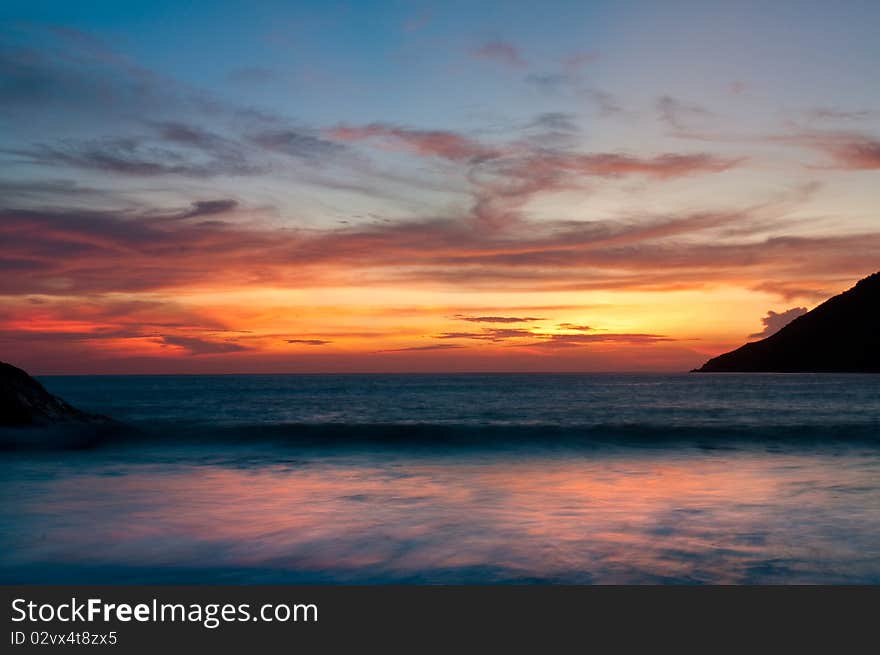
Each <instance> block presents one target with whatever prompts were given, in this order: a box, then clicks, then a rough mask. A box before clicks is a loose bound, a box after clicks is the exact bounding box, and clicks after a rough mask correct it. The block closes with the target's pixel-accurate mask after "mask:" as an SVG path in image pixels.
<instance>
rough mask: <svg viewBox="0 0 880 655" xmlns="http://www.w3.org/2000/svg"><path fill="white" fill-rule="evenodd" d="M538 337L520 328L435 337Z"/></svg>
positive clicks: (488, 338)
mask: <svg viewBox="0 0 880 655" xmlns="http://www.w3.org/2000/svg"><path fill="white" fill-rule="evenodd" d="M534 336H536V335H535V333H534V332H532V331H531V330H523V329H518V328H485V329H483V330H482V331H481V332H443V333H442V334H438V335H435V336H434V338H435V339H478V340H480V341H504V340H505V339H515V338H519V337H534Z"/></svg>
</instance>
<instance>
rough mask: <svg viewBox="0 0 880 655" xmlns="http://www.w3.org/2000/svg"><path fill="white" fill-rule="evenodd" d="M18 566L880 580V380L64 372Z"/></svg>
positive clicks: (14, 474)
mask: <svg viewBox="0 0 880 655" xmlns="http://www.w3.org/2000/svg"><path fill="white" fill-rule="evenodd" d="M41 381H42V382H43V384H44V385H45V386H46V387H47V388H48V389H49V390H50V391H51V392H53V393H56V394H58V395H60V396H61V397H63V398H65V399H66V400H68V401H69V402H71V403H72V404H74V405H76V406H78V407H80V408H83V409H88V410H91V411H95V412H100V413H103V414H107V415H109V416H112V417H114V418H116V419H118V420H120V421H123V422H125V423H127V424H128V425H130V426H131V427H132V428H133V430H132V431H131V432H130V433H126V434H122V435H118V436H116V437H113V438H109V439H107V440H106V441H104V442H101V443H89V444H84V446H87V447H83V448H79V449H69V448H63V449H62V448H55V449H52V448H44V449H40V450H6V451H0V492H2V493H0V583H5V584H13V583H23V584H29V583H50V582H57V583H230V584H238V583H354V584H363V583H404V584H407V583H429V584H459V583H464V584H496V583H554V584H582V583H589V584H592V583H595V584H623V583H631V584H655V583H673V584H704V583H721V584H753V583H754V584H759V583H760V584H779V583H794V584H801V583H808V584H812V583H832V584H838V583H857V584H860V583H874V584H877V583H880V376H876V375H875V376H871V375H842V374H841V375H832V374H822V375H811V374H677V375H642V374H584V375H580V374H566V375H544V374H523V375H513V374H496V375H484V374H472V375H265V376H263V375H252V376H89V377H73V376H64V377H45V378H41Z"/></svg>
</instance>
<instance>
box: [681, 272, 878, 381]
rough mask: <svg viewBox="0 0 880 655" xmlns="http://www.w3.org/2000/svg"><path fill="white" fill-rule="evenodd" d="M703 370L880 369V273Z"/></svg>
mask: <svg viewBox="0 0 880 655" xmlns="http://www.w3.org/2000/svg"><path fill="white" fill-rule="evenodd" d="M696 372H698V373H714V372H723V373H733V372H767V373H771V372H772V373H807V372H810V373H880V273H874V274H873V275H871V276H869V277H866V278H865V279H864V280H861V281H860V282H859V283H858V284H856V286H854V287H853V288H852V289H850V290H849V291H845V292H844V293H841V294H840V295H838V296H834V297H833V298H830V299H829V300H826V301H825V302H824V303H822V304H821V305H819V306H818V307H816V308H815V309H813V310H812V311H810V312H807V313H806V314H804V315H803V316H799V317H798V318H796V319H794V320H793V321H792V322H791V323H789V324H788V325H786V326H785V327H784V328H782V329H781V330H780V331H779V332H777V333H776V334H774V335H772V336H769V337H767V338H766V339H762V340H760V341H755V342H753V343H747V344H746V345H744V346H742V347H740V348H737V349H736V350H733V351H731V352H729V353H725V354H723V355H719V356H718V357H715V358H713V359H710V360H709V361H708V362H706V363H705V364H704V365H703V366H702V367H701V368H699V369H696Z"/></svg>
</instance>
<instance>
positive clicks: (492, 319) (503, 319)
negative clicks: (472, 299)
mask: <svg viewBox="0 0 880 655" xmlns="http://www.w3.org/2000/svg"><path fill="white" fill-rule="evenodd" d="M455 318H457V319H458V320H460V321H470V322H471V323H532V322H534V321H543V320H546V319H543V318H540V317H537V316H465V315H463V314H456V315H455Z"/></svg>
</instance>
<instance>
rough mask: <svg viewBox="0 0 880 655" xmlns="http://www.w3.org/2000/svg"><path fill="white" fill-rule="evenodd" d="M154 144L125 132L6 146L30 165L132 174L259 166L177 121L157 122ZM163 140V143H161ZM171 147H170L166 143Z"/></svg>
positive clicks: (243, 171)
mask: <svg viewBox="0 0 880 655" xmlns="http://www.w3.org/2000/svg"><path fill="white" fill-rule="evenodd" d="M157 129H158V131H159V143H156V142H155V141H154V140H151V139H147V138H143V137H137V136H130V137H107V138H101V139H88V140H74V139H65V140H61V141H57V142H55V143H54V144H45V143H43V144H35V145H33V146H31V147H26V148H17V149H10V150H7V153H9V154H12V155H15V156H18V157H21V158H23V159H25V160H26V161H28V162H29V163H32V164H41V165H46V166H67V167H72V168H80V169H85V170H94V171H100V172H104V173H114V174H117V175H123V176H133V177H154V176H160V175H164V176H181V177H192V178H208V177H215V176H218V175H254V174H256V173H259V172H262V171H263V170H264V169H263V168H262V167H259V166H256V165H254V164H251V163H250V162H248V161H247V159H246V157H245V155H244V153H243V152H242V151H241V150H238V149H236V148H235V147H234V146H232V145H231V144H230V143H229V142H226V141H223V140H222V139H220V138H219V137H217V136H216V135H211V134H209V133H206V132H201V131H190V130H188V129H187V128H186V127H185V126H182V125H179V124H174V125H172V124H162V125H157ZM161 144H165V145H161ZM169 146H172V147H169Z"/></svg>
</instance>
